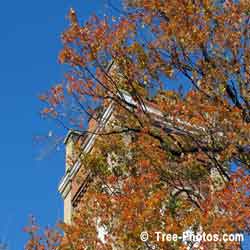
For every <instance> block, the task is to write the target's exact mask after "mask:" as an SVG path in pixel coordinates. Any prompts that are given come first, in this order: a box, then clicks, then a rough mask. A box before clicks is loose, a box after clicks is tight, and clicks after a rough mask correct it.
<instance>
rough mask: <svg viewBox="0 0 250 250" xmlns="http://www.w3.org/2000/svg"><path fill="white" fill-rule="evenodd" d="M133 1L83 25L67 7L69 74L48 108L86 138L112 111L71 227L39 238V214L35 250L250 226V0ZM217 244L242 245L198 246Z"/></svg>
mask: <svg viewBox="0 0 250 250" xmlns="http://www.w3.org/2000/svg"><path fill="white" fill-rule="evenodd" d="M124 5H125V8H124V10H122V11H121V15H120V16H119V17H115V18H114V17H113V18H109V17H105V18H100V17H98V16H92V17H91V18H90V19H89V21H88V22H86V23H83V24H82V23H81V22H80V21H79V20H78V18H77V15H76V13H75V11H74V10H72V9H71V10H70V13H69V20H70V26H69V27H68V29H67V30H66V31H65V32H64V33H63V34H62V42H63V49H62V51H61V52H60V55H59V61H60V63H63V64H67V65H68V66H69V71H68V72H67V73H66V74H65V82H63V83H62V84H58V85H56V86H54V87H53V88H52V89H51V90H49V91H48V92H47V93H46V94H45V95H42V96H41V99H42V101H44V102H45V103H46V108H45V109H44V110H43V112H42V114H43V115H44V116H46V117H52V118H53V119H56V120H57V121H60V123H61V124H63V126H64V127H65V128H67V129H69V128H74V129H78V130H80V131H82V133H83V134H84V133H86V132H87V133H92V132H93V131H91V130H88V126H87V123H86V120H87V119H96V120H97V121H99V120H98V116H97V113H98V112H99V113H100V112H101V111H100V110H104V109H106V108H107V107H108V106H109V105H111V104H112V105H113V106H114V111H113V114H112V121H111V122H110V123H109V125H108V126H106V127H105V128H103V129H102V130H101V131H100V133H99V136H98V137H97V139H96V141H95V146H94V147H95V150H94V151H93V152H91V154H88V155H85V154H81V155H80V158H81V160H82V165H83V166H84V169H85V170H86V169H88V170H89V171H91V173H92V181H91V183H90V185H89V187H88V189H87V190H86V192H85V194H84V197H83V198H82V200H81V201H80V203H79V205H78V207H77V210H76V211H75V214H74V217H73V221H72V224H71V225H66V224H61V225H60V228H61V229H62V230H63V231H64V235H61V234H59V233H58V232H52V233H51V232H50V233H48V232H47V233H46V234H45V236H39V234H38V229H37V227H36V226H35V225H34V222H32V223H31V225H32V226H31V227H29V228H28V229H27V230H28V232H29V233H30V235H31V239H30V241H29V242H28V243H27V246H26V249H27V250H31V249H62V250H64V249H65V250H66V249H76V250H78V249H79V250H80V249H173V250H174V249H187V246H186V245H185V244H184V243H183V242H182V241H181V240H179V241H177V242H173V241H172V242H160V241H159V242H158V241H156V240H155V238H154V237H150V240H149V241H148V242H142V241H141V240H140V237H139V236H140V233H141V232H142V231H148V232H149V233H150V235H153V233H154V232H155V231H164V232H170V233H177V234H181V233H182V232H183V231H185V230H187V229H189V228H192V230H194V231H195V230H197V228H200V227H201V228H202V230H203V231H205V232H210V233H219V234H223V233H235V232H246V233H247V232H249V230H250V207H249V206H250V205H249V204H250V197H249V191H250V175H249V170H250V169H249V166H250V56H249V55H250V33H249V30H250V16H249V13H250V3H249V1H243V0H240V1H231V0H226V1H212V0H197V1H196V0H193V1H191V0H181V1H180V0H178V1H177V0H169V1H160V0H137V1H129V0H127V1H124ZM124 95H127V96H129V97H131V100H132V101H131V102H128V101H127V99H126V98H124ZM149 109H151V110H154V111H153V112H152V111H149ZM75 150H76V151H79V154H80V153H81V152H80V151H81V147H80V146H77V145H76V148H75ZM110 162H112V164H111V163H110ZM232 166H233V167H232ZM98 227H99V229H98ZM100 228H102V229H103V230H104V233H103V235H104V236H105V239H104V240H102V239H101V237H100V235H99V231H100ZM46 242H47V243H46ZM48 242H49V243H48ZM216 247H217V249H239V243H237V242H222V241H220V242H213V243H211V242H201V243H200V245H199V248H198V249H216ZM192 249H194V248H192Z"/></svg>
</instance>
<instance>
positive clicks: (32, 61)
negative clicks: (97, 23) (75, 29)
mask: <svg viewBox="0 0 250 250" xmlns="http://www.w3.org/2000/svg"><path fill="white" fill-rule="evenodd" d="M104 4H105V1H100V0H99V1H98V0H81V1H80V0H79V1H73V0H71V1H69V0H67V1H66V0H60V1H48V0H43V1H34V0H23V1H18V0H16V1H11V0H9V1H4V0H3V1H1V15H0V32H1V33H0V81H1V83H0V86H1V89H0V115H1V116H0V119H1V123H0V133H1V136H0V156H1V163H0V170H1V180H0V192H1V194H0V221H1V223H0V239H2V240H4V241H7V243H8V244H9V249H10V250H20V249H22V248H23V245H24V243H25V240H26V235H25V234H24V233H23V232H22V228H23V227H24V226H25V225H26V224H27V220H28V216H29V214H33V215H35V216H36V217H37V220H38V222H39V223H41V224H42V225H47V224H50V225H51V223H52V224H53V223H54V222H55V221H56V220H57V219H59V218H62V214H63V212H62V201H61V199H60V197H59V195H58V193H57V185H58V182H59V180H60V178H61V177H62V175H63V172H64V155H63V150H61V151H60V152H59V153H56V154H52V155H50V156H48V157H47V158H45V159H44V160H42V161H38V160H36V156H37V152H38V146H37V145H36V144H35V143H34V141H33V137H34V136H36V135H41V134H46V133H47V132H48V130H49V128H50V127H54V124H52V123H51V122H46V121H42V120H41V119H40V117H39V110H40V108H41V103H40V101H39V100H38V99H37V97H38V95H39V94H41V93H42V92H43V91H45V90H47V89H48V87H49V86H51V85H52V84H53V83H55V82H58V81H60V80H61V79H62V78H63V67H62V66H61V65H59V64H58V63H57V55H58V52H59V50H60V48H61V43H60V33H61V32H62V31H63V30H64V29H65V28H66V27H67V20H66V14H67V13H68V10H69V8H70V7H74V8H75V9H77V10H78V11H79V13H80V15H81V17H82V18H83V19H86V18H87V17H88V16H89V15H90V14H92V13H94V12H96V11H97V12H99V13H98V14H100V13H101V12H102V11H103V9H104Z"/></svg>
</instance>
